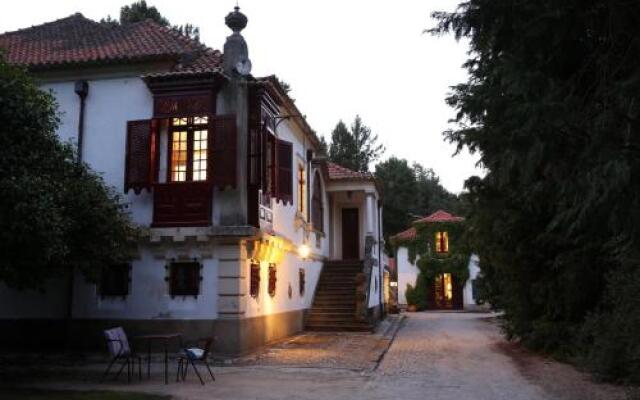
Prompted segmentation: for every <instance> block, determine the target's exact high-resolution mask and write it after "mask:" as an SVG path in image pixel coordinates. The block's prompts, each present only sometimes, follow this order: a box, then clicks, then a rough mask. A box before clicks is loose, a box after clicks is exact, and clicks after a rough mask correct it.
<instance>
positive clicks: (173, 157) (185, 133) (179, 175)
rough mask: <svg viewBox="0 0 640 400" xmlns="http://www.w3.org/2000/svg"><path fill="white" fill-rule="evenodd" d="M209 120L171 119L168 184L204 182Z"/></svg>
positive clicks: (198, 118) (205, 177)
mask: <svg viewBox="0 0 640 400" xmlns="http://www.w3.org/2000/svg"><path fill="white" fill-rule="evenodd" d="M208 123H209V118H208V117H189V118H171V122H170V126H169V157H168V158H169V177H168V180H169V181H170V182H186V181H206V180H207V168H208V162H209V160H208V155H207V154H208V153H207V151H208V148H209V146H208V138H209V125H208Z"/></svg>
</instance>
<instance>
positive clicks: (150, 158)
mask: <svg viewBox="0 0 640 400" xmlns="http://www.w3.org/2000/svg"><path fill="white" fill-rule="evenodd" d="M155 122H156V121H152V120H149V119H145V120H138V121H128V122H127V149H126V156H125V177H124V192H125V193H127V192H128V191H129V189H133V191H134V192H135V193H136V194H140V192H141V191H142V189H147V190H149V191H151V184H152V183H153V182H154V181H155V177H156V165H157V154H158V144H157V142H158V135H157V134H155V132H156V131H157V129H154V128H157V124H156V123H155Z"/></svg>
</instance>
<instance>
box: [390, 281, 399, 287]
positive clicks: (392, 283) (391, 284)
mask: <svg viewBox="0 0 640 400" xmlns="http://www.w3.org/2000/svg"><path fill="white" fill-rule="evenodd" d="M389 286H391V287H396V286H398V282H389Z"/></svg>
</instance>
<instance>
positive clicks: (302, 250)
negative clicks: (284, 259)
mask: <svg viewBox="0 0 640 400" xmlns="http://www.w3.org/2000/svg"><path fill="white" fill-rule="evenodd" d="M310 253H311V249H310V248H309V246H308V245H307V244H306V243H303V244H302V245H300V247H298V255H299V256H300V258H302V259H303V260H306V259H307V258H308V257H309V254H310Z"/></svg>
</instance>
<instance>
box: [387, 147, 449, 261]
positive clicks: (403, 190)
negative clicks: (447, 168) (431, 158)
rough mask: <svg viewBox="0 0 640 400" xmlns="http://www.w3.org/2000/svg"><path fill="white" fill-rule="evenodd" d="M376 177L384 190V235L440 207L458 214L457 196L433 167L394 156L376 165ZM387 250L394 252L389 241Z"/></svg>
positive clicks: (396, 230)
mask: <svg viewBox="0 0 640 400" xmlns="http://www.w3.org/2000/svg"><path fill="white" fill-rule="evenodd" d="M375 176H376V177H377V178H378V180H379V181H380V182H381V183H382V187H383V189H382V191H383V193H384V196H383V199H382V202H383V209H384V213H383V227H384V235H385V238H386V239H388V238H389V237H390V236H392V235H395V234H396V233H399V232H401V231H403V230H405V229H407V228H408V227H409V226H410V225H411V222H413V221H414V220H416V219H417V218H419V217H423V216H426V215H429V214H431V213H433V212H435V211H437V210H439V209H443V210H447V211H449V212H453V213H456V212H458V211H459V210H460V204H459V200H458V197H457V196H456V195H454V194H452V193H450V192H449V191H447V190H446V189H445V188H444V187H443V186H442V185H441V184H440V179H439V178H438V176H437V175H436V174H435V172H433V170H432V169H431V168H425V167H423V166H422V165H420V164H418V163H414V164H413V165H412V166H409V163H408V162H407V160H405V159H399V158H397V157H391V158H389V159H388V160H385V161H383V162H381V163H379V164H378V165H376V172H375ZM387 243H388V244H389V246H387V251H388V252H391V247H390V242H389V241H388V240H387Z"/></svg>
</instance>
